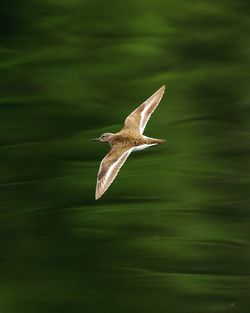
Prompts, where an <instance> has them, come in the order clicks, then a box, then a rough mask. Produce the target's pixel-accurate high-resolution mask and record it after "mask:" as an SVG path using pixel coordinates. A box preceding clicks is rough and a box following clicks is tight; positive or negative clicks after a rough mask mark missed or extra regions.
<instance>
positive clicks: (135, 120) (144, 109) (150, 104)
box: [124, 86, 165, 135]
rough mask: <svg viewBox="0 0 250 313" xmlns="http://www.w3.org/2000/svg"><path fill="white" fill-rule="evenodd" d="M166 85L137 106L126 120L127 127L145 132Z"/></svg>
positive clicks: (141, 132)
mask: <svg viewBox="0 0 250 313" xmlns="http://www.w3.org/2000/svg"><path fill="white" fill-rule="evenodd" d="M164 91H165V86H162V87H161V88H160V89H158V90H157V91H156V92H155V93H154V94H153V95H152V96H151V97H150V98H148V99H147V100H146V101H145V102H143V103H142V104H141V105H140V106H139V107H138V108H136V109H135V110H134V111H133V112H132V113H131V114H130V115H129V116H128V117H127V118H126V120H125V125H124V128H125V129H128V128H129V129H133V130H136V131H137V132H139V134H141V135H142V134H143V132H144V129H145V127H146V125H147V122H148V120H149V118H150V116H151V114H152V113H153V112H154V110H155V109H156V108H157V106H158V104H159V103H160V101H161V98H162V96H163V94H164Z"/></svg>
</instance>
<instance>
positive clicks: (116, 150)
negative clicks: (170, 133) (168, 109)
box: [93, 86, 165, 200]
mask: <svg viewBox="0 0 250 313" xmlns="http://www.w3.org/2000/svg"><path fill="white" fill-rule="evenodd" d="M164 91H165V86H162V87H161V88H160V89H159V90H157V91H156V92H155V93H154V94H153V95H152V96H151V97H150V98H148V99H147V100H146V101H145V102H143V103H142V104H141V105H140V106H139V107H138V108H136V109H135V110H134V111H133V112H132V113H131V114H130V115H129V116H128V117H127V118H126V120H125V123H124V127H123V128H122V130H121V131H119V132H118V133H115V134H112V133H104V134H102V135H101V136H100V137H99V138H97V139H93V140H98V141H103V142H108V143H109V145H110V146H111V149H110V151H109V153H108V154H107V155H106V156H105V158H104V159H103V160H102V162H101V164H100V168H99V172H98V175H97V183H96V192H95V199H96V200H97V199H99V198H100V197H101V196H102V195H103V194H104V192H105V191H106V190H107V189H108V188H109V186H110V185H111V183H112V182H113V181H114V179H115V178H116V176H117V174H118V172H119V170H120V168H121V167H122V165H123V164H124V163H125V161H126V160H127V158H128V156H129V155H130V153H131V152H132V151H139V150H144V149H146V148H148V147H151V146H154V145H157V144H160V143H164V142H165V140H164V139H156V138H150V137H147V136H144V135H143V132H144V129H145V127H146V125H147V122H148V120H149V118H150V116H151V114H152V113H153V112H154V110H155V109H156V107H157V106H158V104H159V102H160V101H161V98H162V96H163V94H164Z"/></svg>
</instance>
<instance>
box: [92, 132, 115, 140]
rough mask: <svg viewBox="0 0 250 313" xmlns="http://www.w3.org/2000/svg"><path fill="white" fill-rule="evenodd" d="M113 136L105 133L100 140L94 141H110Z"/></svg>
mask: <svg viewBox="0 0 250 313" xmlns="http://www.w3.org/2000/svg"><path fill="white" fill-rule="evenodd" d="M112 136H113V134H112V133H104V134H102V135H101V136H100V137H99V138H96V139H92V141H109V140H110V139H111V137H112Z"/></svg>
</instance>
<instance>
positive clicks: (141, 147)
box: [133, 143, 157, 151]
mask: <svg viewBox="0 0 250 313" xmlns="http://www.w3.org/2000/svg"><path fill="white" fill-rule="evenodd" d="M155 145H157V143H151V144H149V145H147V144H144V145H140V146H137V147H134V149H133V151H141V150H144V149H147V148H149V147H151V146H155Z"/></svg>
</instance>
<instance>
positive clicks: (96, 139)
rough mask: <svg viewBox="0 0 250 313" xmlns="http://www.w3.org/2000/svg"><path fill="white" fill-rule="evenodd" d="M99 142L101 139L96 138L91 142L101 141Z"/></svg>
mask: <svg viewBox="0 0 250 313" xmlns="http://www.w3.org/2000/svg"><path fill="white" fill-rule="evenodd" d="M99 140H100V138H95V139H92V140H90V141H99Z"/></svg>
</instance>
